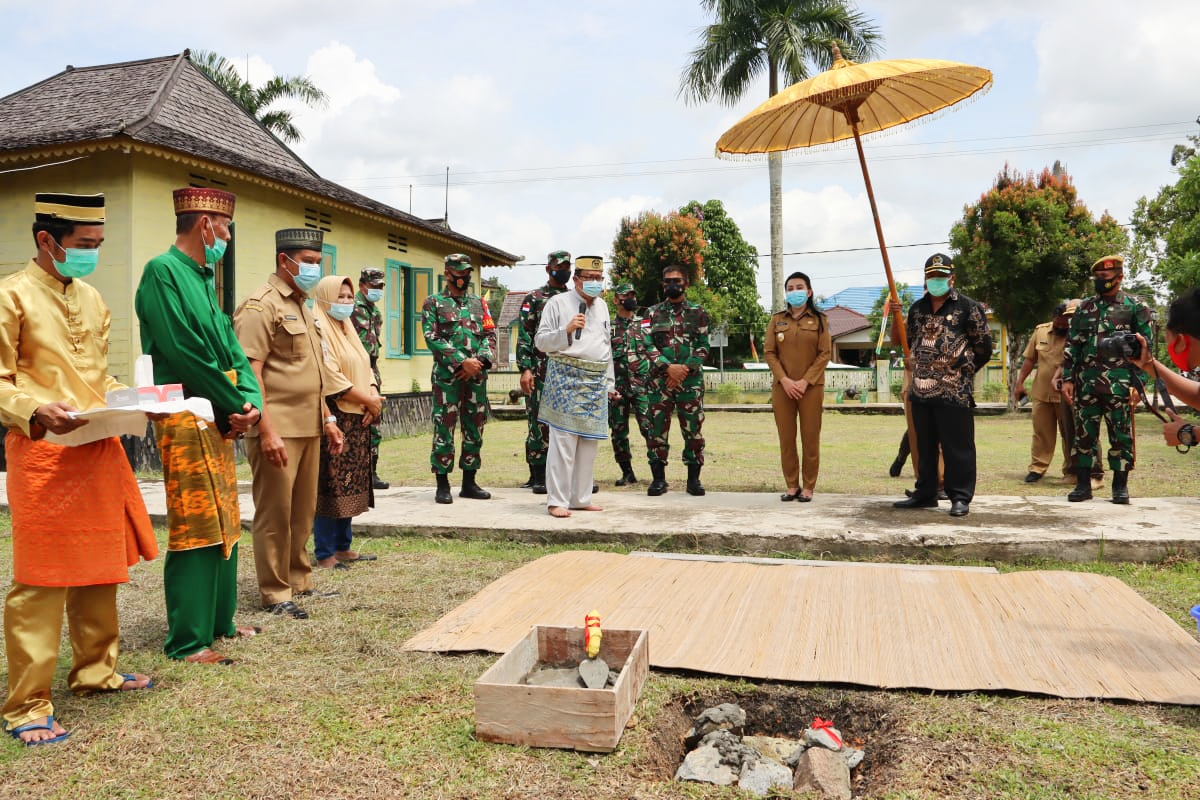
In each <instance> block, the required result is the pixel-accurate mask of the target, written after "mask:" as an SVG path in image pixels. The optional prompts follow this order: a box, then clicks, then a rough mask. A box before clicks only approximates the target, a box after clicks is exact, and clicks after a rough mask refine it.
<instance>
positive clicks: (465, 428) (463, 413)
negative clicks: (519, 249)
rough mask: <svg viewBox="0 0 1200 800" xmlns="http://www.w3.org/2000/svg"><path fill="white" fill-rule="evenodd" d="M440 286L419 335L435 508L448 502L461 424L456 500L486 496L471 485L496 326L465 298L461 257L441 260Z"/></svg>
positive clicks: (465, 267)
mask: <svg viewBox="0 0 1200 800" xmlns="http://www.w3.org/2000/svg"><path fill="white" fill-rule="evenodd" d="M445 270H446V271H445V275H446V285H445V288H443V289H442V291H440V292H438V293H437V294H431V295H430V296H429V297H427V298H425V305H424V306H422V308H421V330H422V332H423V333H424V335H425V342H426V344H427V346H428V347H429V350H430V352H432V353H433V451H432V453H431V454H430V459H429V460H430V463H431V465H432V468H433V473H434V475H436V476H437V494H436V495H435V499H436V500H437V502H439V503H453V502H454V498H453V497H451V495H450V477H449V475H450V471H451V470H453V469H454V428H455V426H456V425H457V424H458V423H459V422H460V421H461V424H462V438H463V443H462V456H461V458H459V461H458V466H459V467H460V468H461V469H462V471H463V482H462V490H461V491H459V493H458V496H459V497H466V498H469V499H471V500H487V499H489V498H491V496H492V495H491V494H490V493H488V492H485V491H484V490H483V489H481V488H480V487H479V484H477V483H476V482H475V473H476V472H477V471H478V470H479V463H480V460H479V451H480V449H481V448H482V446H483V425H484V422H485V421H486V420H487V371H488V370H489V369H491V368H492V353H494V352H495V348H496V326H495V324H494V323H492V324H491V325H490V326H489V324H488V323H489V322H491V317H490V316H489V315H488V314H487V313H485V310H484V309H485V306H484V304H483V299H482V298H480V297H479V296H478V295H473V294H468V293H467V289H468V287H469V286H470V284H471V259H470V258H469V257H467V256H465V255H463V254H461V253H455V254H453V255H449V256H446V259H445Z"/></svg>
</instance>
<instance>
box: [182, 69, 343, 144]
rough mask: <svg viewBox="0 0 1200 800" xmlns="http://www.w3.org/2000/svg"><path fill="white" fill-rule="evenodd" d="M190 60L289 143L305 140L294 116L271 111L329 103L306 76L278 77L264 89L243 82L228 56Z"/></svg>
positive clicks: (272, 131)
mask: <svg viewBox="0 0 1200 800" xmlns="http://www.w3.org/2000/svg"><path fill="white" fill-rule="evenodd" d="M189 58H191V60H192V63H193V64H195V65H196V66H197V67H198V68H199V69H200V71H201V72H203V73H204V74H205V75H207V76H208V77H210V78H212V80H213V83H215V84H217V85H218V86H220V87H221V88H222V89H224V90H225V92H226V93H227V94H228V95H229V96H230V97H232V98H233V99H234V102H236V103H237V104H238V105H239V106H241V107H242V108H244V109H246V111H247V112H248V113H249V114H250V116H252V117H254V118H255V119H256V120H258V122H259V124H260V125H262V126H263V127H264V128H266V129H267V130H269V131H270V132H271V133H273V134H275V135H276V136H278V137H279V138H280V139H282V140H283V141H285V142H288V143H291V142H298V141H300V140H301V139H303V138H304V137H303V136H301V134H300V129H299V128H297V127H296V126H295V124H293V122H292V113H291V112H290V111H278V110H276V111H268V110H267V109H268V108H269V107H270V106H271V105H273V104H274V103H275V102H276V101H279V100H301V101H303V102H304V103H305V105H309V106H319V107H323V106H324V105H325V104H326V103H327V102H328V101H329V98H328V96H327V95H326V94H325V92H323V91H321V90H320V89H319V88H317V85H316V84H314V83H313V82H312V81H311V80H309V79H308V78H307V77H305V76H299V77H297V76H292V75H285V76H277V77H274V78H272V79H271V80H269V81H267V82H266V83H264V84H263V85H262V86H252V85H251V84H250V82H249V81H246V80H243V78H242V76H241V75H239V74H238V71H237V70H236V69H235V68H234V66H233V64H232V63H230V62H229V61H228V60H227V59H226V58H225V57H224V56H221V55H218V54H217V53H214V52H211V51H209V50H197V51H195V52H194V53H192V54H191V55H190V56H189Z"/></svg>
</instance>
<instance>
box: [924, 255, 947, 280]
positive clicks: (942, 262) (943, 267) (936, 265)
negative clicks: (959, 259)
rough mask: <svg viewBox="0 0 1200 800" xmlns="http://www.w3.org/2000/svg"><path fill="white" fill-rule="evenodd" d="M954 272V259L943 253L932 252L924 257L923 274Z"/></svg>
mask: <svg viewBox="0 0 1200 800" xmlns="http://www.w3.org/2000/svg"><path fill="white" fill-rule="evenodd" d="M943 273H944V274H946V275H953V274H954V261H953V259H951V258H950V256H948V255H946V254H945V253H934V254H933V255H931V256H930V257H929V258H927V259H925V274H926V275H931V274H938V275H940V274H943Z"/></svg>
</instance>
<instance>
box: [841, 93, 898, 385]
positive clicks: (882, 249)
mask: <svg viewBox="0 0 1200 800" xmlns="http://www.w3.org/2000/svg"><path fill="white" fill-rule="evenodd" d="M844 113H845V115H846V121H847V122H849V123H850V130H852V131H853V132H854V146H855V147H857V148H858V163H859V165H860V166H861V167H862V174H863V181H865V182H866V184H867V199H869V200H870V201H871V216H872V217H873V218H874V219H875V235H876V236H878V237H879V253H880V255H882V256H883V271H884V272H886V273H887V282H888V293H889V296H890V297H891V299H892V314H893V315H894V316H895V319H896V326H895V327H896V328H897V329H898V330H899V332H900V346H901V347H903V348H904V363H905V364H906V365H907V364H908V331H906V330H905V329H904V314H903V313H902V311H901V308H900V296H899V295H898V294H897V293H896V280H895V278H893V277H892V264H891V262H890V261H888V252H887V244H885V243H884V241H883V226H882V225H880V223H879V208H878V207H876V205H875V190H874V189H872V188H871V173H870V172H868V171H867V157H866V155H865V154H864V153H863V146H862V139H860V138H859V136H858V119H857V116H858V115H857V114H856V113H855V110H853V109H847V110H846V111H845V112H844Z"/></svg>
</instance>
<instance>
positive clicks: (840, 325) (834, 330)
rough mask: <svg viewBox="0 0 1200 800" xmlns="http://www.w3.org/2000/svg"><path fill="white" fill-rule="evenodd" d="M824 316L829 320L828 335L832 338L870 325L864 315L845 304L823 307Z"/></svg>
mask: <svg viewBox="0 0 1200 800" xmlns="http://www.w3.org/2000/svg"><path fill="white" fill-rule="evenodd" d="M825 318H826V319H828V320H829V335H830V336H832V337H833V338H834V339H836V338H838V337H839V336H845V335H846V334H847V333H854V332H855V331H861V330H862V329H863V328H869V327H871V323H870V321H868V320H867V318H866V317H864V316H863V315H862V314H860V313H858V312H857V311H855V310H854V309H852V308H846V307H845V306H833V307H832V308H827V309H825Z"/></svg>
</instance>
